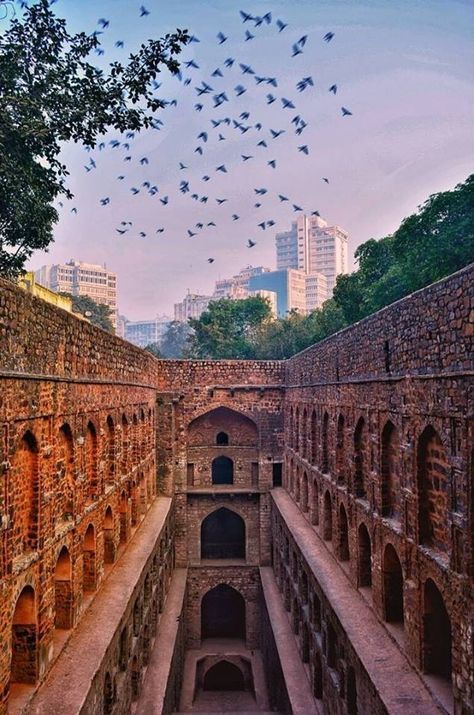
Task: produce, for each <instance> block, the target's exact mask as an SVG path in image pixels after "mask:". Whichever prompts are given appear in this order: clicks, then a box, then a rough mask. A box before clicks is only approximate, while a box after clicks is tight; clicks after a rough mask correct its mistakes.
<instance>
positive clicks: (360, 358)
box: [0, 268, 474, 715]
mask: <svg viewBox="0 0 474 715" xmlns="http://www.w3.org/2000/svg"><path fill="white" fill-rule="evenodd" d="M473 274H474V271H473V269H472V268H469V269H465V270H464V271H460V272H459V273H458V274H455V275H454V276H452V277H450V278H449V279H446V280H444V281H441V282H439V283H438V284H435V285H433V286H431V287H429V288H427V289H425V290H424V291H420V292H418V293H416V294H414V295H413V296H410V297H408V298H406V299H404V300H402V301H399V302H398V303H396V304H395V305H393V306H390V307H388V308H386V309H384V310H383V311H380V312H379V313H377V314H376V315H374V316H372V317H370V318H367V319H365V320H364V321H361V322H360V323H358V324H357V325H355V326H352V327H351V328H347V329H346V330H344V331H341V332H340V333H338V334H337V335H335V336H333V337H331V338H328V339H327V340H325V341H323V342H322V343H320V344H318V345H316V346H314V347H312V348H309V349H308V350H306V351H304V352H303V353H301V354H300V355H297V356H295V357H294V358H292V359H290V360H288V361H286V362H285V363H279V362H273V361H260V362H259V361H160V360H156V359H155V358H153V356H151V355H150V354H148V353H145V352H144V351H141V350H139V349H138V348H135V347H134V346H132V345H130V344H128V343H126V342H124V341H122V340H120V339H119V338H116V337H114V336H111V335H109V334H108V333H105V332H103V331H101V330H98V329H96V328H93V327H92V326H90V325H89V324H87V323H86V322H84V321H79V320H77V319H76V318H74V317H73V316H71V315H70V314H68V313H65V312H64V311H62V310H60V309H57V308H55V307H53V306H50V305H48V304H46V303H43V302H42V301H40V300H38V299H36V298H34V297H32V296H30V295H29V294H26V293H24V292H23V291H21V290H20V289H18V288H16V287H15V286H13V285H11V284H9V283H6V282H4V281H0V346H1V350H0V377H1V380H2V392H1V396H0V422H1V425H2V434H1V440H0V449H1V457H0V462H1V470H0V516H1V522H0V594H1V603H2V608H1V612H0V643H1V644H2V647H1V649H0V713H1V715H4V713H5V712H6V708H7V703H9V710H10V711H11V712H21V711H23V712H27V711H28V702H30V701H31V703H35V702H38V703H39V702H41V698H42V697H43V693H44V685H43V686H41V684H42V683H45V679H46V678H48V680H46V683H52V690H54V687H55V685H54V684H55V678H56V675H55V673H57V672H59V670H58V669H61V667H62V665H61V664H62V663H66V662H67V660H66V653H67V652H68V648H70V647H71V646H72V644H73V641H74V639H79V641H80V639H81V638H86V640H87V637H89V638H90V637H91V635H90V634H91V633H92V632H93V629H94V627H96V628H98V629H101V620H102V617H103V612H102V611H101V609H102V608H106V607H105V606H101V605H100V604H101V603H103V600H101V598H102V594H105V593H107V589H111V590H110V591H109V593H110V594H112V593H115V590H114V589H117V593H118V592H121V593H122V599H123V601H122V606H121V608H120V609H119V610H120V613H118V611H117V612H116V613H113V612H111V613H110V614H109V615H110V619H109V626H108V628H109V630H104V631H103V633H102V635H103V636H104V638H105V640H104V641H103V649H104V650H103V653H102V655H100V654H99V655H98V656H97V661H96V665H95V674H94V676H93V678H91V680H90V682H88V683H86V681H83V682H82V684H81V685H78V692H77V693H76V694H75V695H76V696H77V698H78V700H77V702H79V701H80V702H81V703H82V705H81V706H80V707H81V708H82V712H84V713H85V712H87V713H88V715H89V713H90V714H91V715H96V713H97V714H99V713H115V715H117V714H119V713H120V715H122V713H126V712H130V710H131V709H134V708H135V707H136V706H135V705H133V702H134V701H135V700H137V699H138V697H139V695H140V690H141V686H142V680H143V675H144V673H145V672H146V669H147V667H148V662H149V659H150V658H151V657H152V656H151V653H152V648H153V639H154V636H155V632H156V627H157V624H158V622H159V621H160V613H162V610H163V608H166V606H164V603H165V596H166V593H167V590H168V587H169V582H170V579H171V575H172V572H173V569H174V568H175V567H178V568H187V569H188V576H187V586H186V595H185V599H184V611H183V614H182V616H181V617H180V622H179V624H178V627H174V628H172V629H171V630H169V629H168V630H167V632H169V633H170V635H169V639H168V640H169V641H170V642H168V652H169V656H170V658H171V663H170V668H168V669H166V668H165V669H162V670H160V671H159V673H161V675H160V674H158V675H155V676H154V678H153V687H154V688H155V692H160V693H161V695H160V697H161V698H162V702H163V706H162V710H163V712H171V711H172V709H173V708H176V707H178V704H179V695H180V689H181V679H182V672H183V663H184V656H185V649H186V648H190V647H192V648H195V649H200V652H201V651H202V650H203V648H204V650H205V648H206V646H205V643H204V646H203V642H202V638H201V635H202V634H201V604H202V601H203V598H205V596H206V594H208V593H209V591H211V590H212V589H215V588H216V587H219V586H221V585H222V586H225V587H226V588H228V587H231V588H232V589H234V591H235V593H237V594H240V597H242V598H243V602H244V611H243V613H244V616H243V617H244V618H245V633H244V636H245V637H244V641H245V642H243V645H242V648H244V650H245V648H247V649H248V651H249V653H250V652H251V650H252V649H254V648H259V649H260V652H261V655H262V658H263V661H262V662H263V671H264V672H266V673H267V677H268V676H269V675H272V674H273V676H275V677H278V678H283V679H284V680H285V683H284V684H282V687H278V688H275V690H274V691H271V692H270V693H269V694H270V697H271V700H272V706H273V707H276V708H280V709H281V710H282V711H288V708H290V709H291V705H289V702H290V700H291V699H289V697H288V685H289V683H288V682H286V676H285V673H290V672H291V670H292V669H291V660H292V659H294V657H295V656H294V655H288V653H294V652H296V650H295V648H296V649H297V651H298V652H299V654H300V657H301V660H302V662H303V668H304V670H305V672H306V673H307V677H308V682H310V683H311V687H312V690H313V697H314V699H315V707H320V706H321V704H322V706H323V709H324V711H325V712H328V713H331V714H332V713H338V714H339V713H340V714H341V715H346V713H347V714H350V715H353V714H354V713H356V712H359V713H363V712H375V713H378V712H380V713H381V712H384V709H385V707H386V703H392V704H391V705H390V706H389V707H388V710H389V711H393V712H397V711H398V710H397V708H398V705H397V706H395V705H393V702H394V701H393V700H390V688H391V687H392V685H393V682H394V680H395V682H396V679H397V678H398V677H399V670H397V667H398V666H397V665H396V663H398V662H399V659H400V658H402V660H403V658H405V657H406V659H407V660H405V661H404V662H405V663H406V664H407V665H406V667H407V668H408V670H407V671H406V672H407V673H410V678H411V680H410V682H411V683H417V682H418V683H419V693H418V696H419V697H421V700H419V701H417V702H421V703H422V704H423V708H424V710H423V712H432V711H436V708H440V709H441V710H443V709H444V710H445V711H446V710H448V711H449V710H452V709H453V707H454V710H455V711H456V712H457V713H462V714H463V715H464V713H468V712H470V709H471V704H472V701H473V670H474V668H473V660H472V659H473V655H472V654H473V651H474V648H473V624H472V619H470V618H469V616H468V614H472V612H473V601H472V578H473V575H474V567H473V547H474V544H473V537H472V534H473V532H474V528H473V527H474V521H473V518H474V517H473V493H474V492H473V488H472V475H473V472H472V470H473V464H474V450H473V446H472V445H473V432H474V426H473V406H472V394H473V393H472V374H473V372H472V371H473V368H474V365H473V350H472V347H473V336H474V309H473V284H474V281H473ZM216 459H217V462H216ZM282 463H283V464H284V470H283V490H285V491H286V492H287V494H288V495H289V497H286V499H287V500H289V501H288V503H289V504H290V497H291V500H292V502H291V504H292V507H291V508H293V509H294V510H296V511H295V514H297V515H298V518H296V517H294V518H293V517H290V516H288V515H289V514H290V511H291V509H290V507H288V509H286V511H285V510H276V509H275V504H273V507H272V499H271V489H272V487H273V485H274V483H275V484H277V483H278V479H279V476H278V475H279V465H281V464H282ZM283 490H282V491H281V492H280V493H283ZM163 496H165V497H167V498H168V499H170V500H171V505H172V506H171V508H170V514H169V517H168V519H167V521H166V524H164V525H163V526H162V527H160V528H159V529H158V530H157V531H156V533H151V534H150V541H149V542H147V543H148V544H149V547H150V550H151V551H150V553H152V554H153V556H152V558H151V561H150V562H149V565H148V566H147V567H146V568H145V569H144V570H141V571H140V573H137V574H133V569H132V572H130V574H129V576H128V577H127V583H130V582H131V581H133V579H134V578H136V579H137V580H136V586H134V590H133V595H132V594H128V595H127V592H126V590H125V591H123V590H122V586H121V584H120V582H117V581H114V580H113V577H115V576H116V575H117V574H118V573H120V568H121V565H122V564H124V568H125V564H126V563H128V562H127V557H128V554H129V553H130V548H132V547H130V548H129V546H128V544H129V543H130V540H131V539H133V543H135V542H136V540H137V539H138V541H140V533H141V532H142V529H144V528H145V527H147V524H149V523H152V519H150V516H151V514H152V511H153V509H155V506H156V504H157V503H159V501H160V500H159V499H158V502H157V501H156V499H157V497H163ZM291 504H290V506H291ZM150 509H151V510H150ZM222 509H225V510H228V511H226V512H220V510H222ZM289 509H290V511H289ZM229 512H233V515H234V516H233V517H232V523H234V527H235V530H234V531H233V532H232V535H231V536H230V537H229V539H228V543H227V541H226V535H225V534H224V537H223V546H222V544H221V546H222V548H223V549H224V550H223V551H221V552H219V553H217V552H216V551H215V534H216V533H217V534H219V539H220V538H221V536H222V533H221V532H219V528H220V526H219V523H220V522H219V519H218V513H220V514H222V513H225V514H228V513H229ZM209 517H212V518H211V520H210V521H206V519H208V518H209ZM203 522H205V524H204V525H203ZM229 523H230V522H229ZM209 524H212V528H211V527H209ZM216 524H217V526H216ZM301 524H302V525H303V526H301ZM206 525H207V526H206ZM239 525H240V526H239ZM242 525H243V528H242ZM234 527H233V528H234ZM303 527H304V528H303ZM147 528H148V527H147ZM216 529H217V531H216ZM239 529H240V531H239ZM297 532H298V533H297ZM142 533H144V532H142ZM305 534H306V537H305ZM309 534H311V536H309ZM213 535H214V536H213ZM213 539H214V541H213ZM203 541H205V542H206V543H207V544H208V545H209V544H210V545H211V547H212V548H214V551H212V548H211V551H209V550H208V551H204V552H203V551H202V545H203ZM311 545H312V546H311ZM132 546H133V544H132ZM310 547H311V549H313V550H316V551H317V552H318V553H319V552H320V550H321V549H322V550H323V551H324V554H325V556H324V564H325V566H324V568H325V569H326V570H327V572H328V574H329V577H330V575H331V572H332V573H333V575H334V582H336V581H338V579H340V578H342V579H343V580H344V583H345V586H344V588H345V589H346V590H347V593H348V597H347V599H339V600H338V599H337V594H334V593H333V588H332V585H331V579H330V578H329V577H328V579H326V580H324V579H322V578H321V574H320V573H318V566H317V563H316V562H315V561H314V559H313V558H312V555H311V553H308V548H310ZM226 549H229V550H230V551H226ZM218 551H219V550H218ZM211 552H212V553H213V554H214V556H216V554H217V557H216V558H211V559H210V558H208V556H206V557H204V558H203V556H202V554H203V553H205V554H209V553H211ZM315 553H316V552H315ZM321 553H322V552H321ZM229 554H231V557H229ZM232 554H234V556H235V554H238V558H233V557H232ZM313 555H314V554H313ZM226 556H227V557H228V558H226ZM147 563H148V562H147ZM271 566H273V569H274V572H275V577H276V580H277V582H278V584H279V586H280V589H281V598H282V604H283V606H284V608H286V609H287V613H288V614H289V615H288V618H289V621H288V624H289V627H290V628H292V629H293V631H294V633H295V636H296V637H295V643H294V645H295V648H293V647H292V648H289V649H281V648H279V647H278V628H281V604H280V608H279V609H278V608H273V607H269V606H271V605H272V604H269V603H268V602H266V600H265V598H263V600H262V594H263V593H264V590H265V589H263V590H262V587H261V581H260V572H259V567H264V568H268V567H271ZM180 573H182V572H180ZM311 588H312V589H313V590H312V591H310V589H311ZM341 589H342V587H341ZM234 591H233V592H234ZM267 592H268V589H267ZM351 594H352V596H351ZM273 597H276V596H272V598H273ZM316 597H317V599H319V601H318V600H316ZM114 598H115V596H114ZM354 598H355V599H363V600H362V601H361V602H363V603H364V608H365V609H367V610H368V612H369V613H370V619H371V628H373V632H374V636H373V638H374V639H376V638H377V637H379V638H380V641H381V642H382V640H383V639H384V638H389V639H391V640H390V642H391V647H392V648H395V649H396V653H397V654H398V655H397V656H396V657H394V658H393V659H389V660H388V661H386V660H385V661H384V662H383V663H382V662H381V661H380V662H378V663H377V662H371V664H370V668H369V667H367V662H366V660H365V658H366V653H365V651H364V644H363V643H362V642H361V640H360V637H361V630H362V628H363V625H362V624H361V623H360V621H357V619H356V620H355V621H354V619H352V620H351V618H352V616H353V614H352V613H351V608H352V607H353V606H351V605H350V604H351V603H353V602H354ZM95 604H97V606H96V605H95ZM273 605H275V604H273ZM277 606H278V604H277ZM95 608H97V609H98V610H93V609H95ZM91 609H92V610H91ZM279 619H280V620H279ZM279 624H280V625H279ZM351 624H352V625H351ZM124 628H125V630H124ZM377 633H378V634H379V636H377V635H376V634H377ZM106 634H109V635H106ZM105 641H107V642H105ZM440 643H442V646H440ZM367 647H369V652H370V643H369V644H368V646H367ZM203 652H204V651H203ZM203 657H204V659H205V658H206V655H205V653H204V656H203ZM212 657H213V658H215V654H214V655H213V656H212ZM239 657H240V656H239ZM242 658H243V660H242V663H245V662H247V661H246V660H245V657H244V656H242ZM282 659H283V661H282ZM206 662H207V661H206ZM236 662H237V661H236ZM239 662H240V661H239ZM248 662H252V657H251V656H249V659H248ZM255 662H257V661H255ZM294 665H295V664H294V663H293V666H294ZM195 668H197V665H196V666H195ZM242 668H243V671H242V672H244V671H245V678H246V679H247V680H248V681H249V682H250V680H251V678H252V673H251V670H248V666H245V665H242ZM246 668H247V670H245V669H246ZM188 670H189V668H188ZM165 671H166V674H165ZM157 672H158V671H157ZM186 677H191V679H192V678H193V677H195V678H196V679H197V680H196V682H198V679H199V677H201V680H202V673H201V675H199V673H198V672H197V670H196V673H195V674H194V675H190V676H189V675H188V676H186ZM259 677H260V675H259ZM163 679H167V682H166V683H164V682H161V681H162V680H163ZM249 679H250V680H249ZM247 680H246V682H247ZM58 682H59V681H58ZM150 682H151V681H150ZM145 687H146V680H145ZM187 687H188V689H189V687H190V684H189V683H187ZM413 687H414V690H416V686H413ZM38 688H39V690H38ZM157 688H158V689H157ZM36 690H37V691H38V693H37V695H36V696H34V693H35V691H36ZM414 690H413V689H412V692H411V694H410V697H412V698H413V697H415V696H416V693H414ZM32 697H33V700H31V698H32ZM144 697H145V699H146V698H147V697H149V696H148V695H147V693H146V692H145V693H144ZM453 697H454V706H453V704H452V702H451V704H450V700H451V701H452V698H453ZM415 700H416V697H415ZM211 701H212V698H211V699H210V700H209V702H211ZM146 702H150V700H149V699H148V700H146ZM206 702H208V701H206ZM84 704H85V705H84ZM31 707H32V706H31ZM405 707H407V705H406V703H405ZM84 708H85V710H84ZM430 708H432V709H431V710H430ZM31 711H32V712H33V711H34V710H31ZM70 711H71V713H72V712H79V711H80V708H79V706H77V707H76V706H73V707H72V708H71V709H70Z"/></svg>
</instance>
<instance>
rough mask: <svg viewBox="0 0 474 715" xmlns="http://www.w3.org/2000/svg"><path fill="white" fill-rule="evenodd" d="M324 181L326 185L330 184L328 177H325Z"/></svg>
mask: <svg viewBox="0 0 474 715" xmlns="http://www.w3.org/2000/svg"><path fill="white" fill-rule="evenodd" d="M323 181H325V182H326V184H329V179H328V178H327V177H326V176H323Z"/></svg>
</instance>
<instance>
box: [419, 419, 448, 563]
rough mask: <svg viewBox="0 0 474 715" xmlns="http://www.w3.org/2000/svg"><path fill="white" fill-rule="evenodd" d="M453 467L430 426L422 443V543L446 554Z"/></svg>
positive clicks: (420, 482) (420, 534)
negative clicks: (451, 468) (450, 466)
mask: <svg viewBox="0 0 474 715" xmlns="http://www.w3.org/2000/svg"><path fill="white" fill-rule="evenodd" d="M448 487H449V464H448V461H447V457H446V453H445V451H444V447H443V443H442V442H441V438H440V436H439V434H438V433H437V432H436V430H434V429H433V427H431V426H428V427H426V429H425V430H424V431H423V433H422V435H421V437H420V439H419V442H418V502H419V516H418V519H419V540H420V543H422V544H426V545H428V546H431V547H433V548H435V549H438V550H440V551H446V550H447V548H448V544H449V541H450V537H449V532H448V526H447V525H448V519H447V514H448V503H449V489H448Z"/></svg>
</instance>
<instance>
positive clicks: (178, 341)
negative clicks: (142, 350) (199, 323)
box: [160, 320, 191, 359]
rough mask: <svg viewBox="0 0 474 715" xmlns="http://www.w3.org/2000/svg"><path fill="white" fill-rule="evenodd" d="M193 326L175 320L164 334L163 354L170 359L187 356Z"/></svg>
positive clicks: (161, 347) (162, 342) (161, 348)
mask: <svg viewBox="0 0 474 715" xmlns="http://www.w3.org/2000/svg"><path fill="white" fill-rule="evenodd" d="M190 335H191V328H190V327H189V325H188V324H187V323H180V322H179V321H178V320H173V321H172V322H171V323H170V324H169V326H168V329H167V330H166V332H165V334H164V335H163V339H162V341H161V346H160V350H161V356H162V357H164V358H168V359H178V358H182V357H185V356H186V351H187V347H188V341H189V338H190Z"/></svg>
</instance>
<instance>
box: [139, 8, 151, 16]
mask: <svg viewBox="0 0 474 715" xmlns="http://www.w3.org/2000/svg"><path fill="white" fill-rule="evenodd" d="M149 14H150V11H149V10H147V9H146V7H145V6H144V5H141V6H140V17H146V16H147V15H149Z"/></svg>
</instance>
